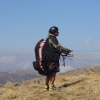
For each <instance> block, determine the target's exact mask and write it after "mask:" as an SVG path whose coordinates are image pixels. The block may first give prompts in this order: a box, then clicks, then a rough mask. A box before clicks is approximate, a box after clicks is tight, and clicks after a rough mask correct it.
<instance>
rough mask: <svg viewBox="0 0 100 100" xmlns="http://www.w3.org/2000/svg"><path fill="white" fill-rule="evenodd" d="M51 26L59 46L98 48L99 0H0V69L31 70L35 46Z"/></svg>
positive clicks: (99, 43) (99, 40)
mask: <svg viewBox="0 0 100 100" xmlns="http://www.w3.org/2000/svg"><path fill="white" fill-rule="evenodd" d="M52 26H57V27H58V28H59V36H58V37H57V38H58V40H59V43H60V44H61V45H62V46H64V47H67V48H70V49H71V50H73V51H77V50H100V39H99V37H100V0H42V2H41V1H40V0H0V71H6V70H11V69H33V67H32V61H33V60H35V56H34V47H35V45H36V43H37V42H38V41H39V40H40V39H42V38H43V39H46V38H47V36H48V30H49V28H50V27H52ZM69 69H70V67H69ZM71 69H72V68H71Z"/></svg>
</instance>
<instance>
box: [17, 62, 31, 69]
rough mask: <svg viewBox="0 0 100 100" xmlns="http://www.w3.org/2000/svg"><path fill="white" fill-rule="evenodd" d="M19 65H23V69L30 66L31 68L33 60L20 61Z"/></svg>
mask: <svg viewBox="0 0 100 100" xmlns="http://www.w3.org/2000/svg"><path fill="white" fill-rule="evenodd" d="M18 66H19V67H21V68H22V69H28V68H30V66H32V62H29V61H27V62H21V63H19V65H18Z"/></svg>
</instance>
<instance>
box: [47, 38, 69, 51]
mask: <svg viewBox="0 0 100 100" xmlns="http://www.w3.org/2000/svg"><path fill="white" fill-rule="evenodd" d="M49 43H51V44H52V45H53V47H54V48H56V49H57V50H58V51H60V52H61V53H67V52H68V50H69V49H67V48H65V47H63V46H61V45H60V44H59V43H58V40H57V39H56V38H55V39H54V38H51V39H49Z"/></svg>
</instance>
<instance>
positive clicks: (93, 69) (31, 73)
mask: <svg viewBox="0 0 100 100" xmlns="http://www.w3.org/2000/svg"><path fill="white" fill-rule="evenodd" d="M87 73H100V66H90V67H87V68H78V69H75V70H70V71H67V72H64V73H60V74H64V75H67V76H70V75H71V76H73V75H74V76H78V75H81V74H87ZM38 77H41V75H40V74H38V72H37V71H35V70H10V71H7V72H0V84H5V83H6V82H7V81H10V82H21V81H25V80H29V79H32V78H38Z"/></svg>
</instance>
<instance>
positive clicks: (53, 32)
mask: <svg viewBox="0 0 100 100" xmlns="http://www.w3.org/2000/svg"><path fill="white" fill-rule="evenodd" d="M58 30H59V29H58V27H56V26H52V27H51V28H50V29H49V32H48V38H49V44H50V45H51V46H52V49H53V50H54V51H55V54H58V55H59V57H57V59H56V60H55V61H54V62H55V63H56V69H55V70H54V71H53V72H52V73H51V74H50V75H47V76H46V81H45V87H44V90H55V89H56V87H55V85H54V82H55V78H56V73H57V72H59V71H60V69H59V59H60V54H61V53H65V54H66V53H67V54H68V53H70V52H72V50H70V49H68V48H65V47H63V46H61V45H60V44H59V42H58V40H57V38H56V37H57V36H58V35H59V31H58Z"/></svg>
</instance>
